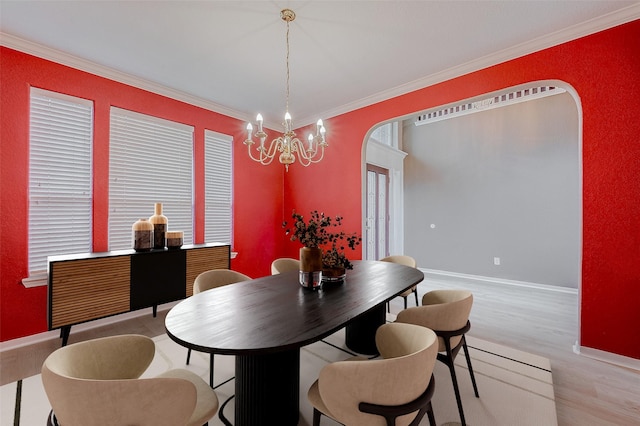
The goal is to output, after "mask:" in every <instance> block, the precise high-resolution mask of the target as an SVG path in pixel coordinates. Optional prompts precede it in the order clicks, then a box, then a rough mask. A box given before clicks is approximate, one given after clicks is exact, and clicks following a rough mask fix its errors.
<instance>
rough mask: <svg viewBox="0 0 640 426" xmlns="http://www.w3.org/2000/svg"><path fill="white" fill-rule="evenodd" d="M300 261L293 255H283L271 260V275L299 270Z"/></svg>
mask: <svg viewBox="0 0 640 426" xmlns="http://www.w3.org/2000/svg"><path fill="white" fill-rule="evenodd" d="M299 270H300V261H299V260H298V259H293V258H291V257H281V258H279V259H276V260H274V261H273V262H271V275H275V274H281V273H283V272H289V271H299Z"/></svg>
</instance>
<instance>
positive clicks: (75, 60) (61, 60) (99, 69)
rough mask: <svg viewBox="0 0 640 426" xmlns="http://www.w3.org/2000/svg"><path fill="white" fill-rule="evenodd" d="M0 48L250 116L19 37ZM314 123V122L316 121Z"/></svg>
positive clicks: (4, 37) (0, 37) (1, 40)
mask: <svg viewBox="0 0 640 426" xmlns="http://www.w3.org/2000/svg"><path fill="white" fill-rule="evenodd" d="M0 45H1V46H5V47H8V48H10V49H14V50H19V51H20V52H24V53H28V54H30V55H33V56H37V57H39V58H42V59H47V60H49V61H53V62H56V63H58V64H62V65H66V66H69V67H72V68H75V69H78V70H80V71H85V72H88V73H91V74H95V75H97V76H99V77H103V78H107V79H109V80H113V81H117V82H119V83H124V84H127V85H130V86H134V87H137V88H140V89H143V90H147V91H149V92H152V93H156V94H158V95H162V96H166V97H168V98H171V99H175V100H178V101H182V102H186V103H188V104H191V105H194V106H198V107H201V108H205V109H208V110H210V111H214V112H217V113H220V114H223V115H227V116H229V117H232V118H237V119H239V120H243V121H244V120H246V117H247V114H246V113H244V112H240V111H237V110H234V109H231V108H229V107H225V106H222V105H220V104H217V103H214V102H211V101H208V100H206V99H203V98H200V97H198V96H193V95H191V94H188V93H185V92H182V91H179V90H175V89H172V88H170V87H167V86H163V85H161V84H157V83H154V82H152V81H150V80H146V79H143V78H139V77H135V76H133V75H130V74H127V73H124V72H121V71H118V70H115V69H113V68H109V67H105V66H103V65H99V64H97V63H95V62H91V61H89V60H86V59H83V58H80V57H78V56H74V55H71V54H69V53H66V52H63V51H61V50H56V49H53V48H50V47H46V46H43V45H41V44H38V43H34V42H32V41H28V40H24V39H22V38H20V37H16V36H14V35H11V34H7V33H5V32H1V31H0ZM314 123H315V120H314Z"/></svg>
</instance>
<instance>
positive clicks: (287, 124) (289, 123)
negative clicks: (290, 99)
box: [284, 111, 291, 132]
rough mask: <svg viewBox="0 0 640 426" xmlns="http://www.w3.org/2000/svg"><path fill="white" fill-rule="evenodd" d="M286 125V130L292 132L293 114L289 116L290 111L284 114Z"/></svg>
mask: <svg viewBox="0 0 640 426" xmlns="http://www.w3.org/2000/svg"><path fill="white" fill-rule="evenodd" d="M284 123H285V130H286V131H287V132H288V131H289V130H291V114H289V111H287V112H286V113H285V114H284Z"/></svg>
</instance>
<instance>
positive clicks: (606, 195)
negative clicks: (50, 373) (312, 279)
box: [284, 20, 640, 359]
mask: <svg viewBox="0 0 640 426" xmlns="http://www.w3.org/2000/svg"><path fill="white" fill-rule="evenodd" d="M638 40H640V21H638V20H637V21H634V22H631V23H628V24H625V25H622V26H619V27H617V28H613V29H611V30H608V31H604V32H600V33H597V34H594V35H591V36H588V37H584V38H581V39H578V40H576V41H573V42H569V43H565V44H562V45H559V46H557V47H553V48H550V49H546V50H543V51H540V52H536V53H534V54H531V55H527V56H524V57H522V58H518V59H515V60H512V61H508V62H506V63H502V64H499V65H495V66H492V67H489V68H486V69H483V70H481V71H478V72H474V73H471V74H467V75H465V76H462V77H459V78H455V79H452V80H449V81H446V82H443V83H440V84H436V85H433V86H430V87H426V88H424V89H421V90H417V91H415V92H412V93H409V94H407V95H403V96H399V97H397V98H394V99H390V100H388V101H384V102H380V103H377V104H374V105H371V106H368V107H366V108H362V109H359V110H356V111H353V112H350V113H347V114H343V115H341V116H338V117H335V118H332V119H330V120H325V125H326V127H327V133H328V135H329V139H328V141H329V143H330V144H331V146H330V148H329V151H328V152H327V155H326V160H325V161H324V162H323V163H322V164H321V165H318V166H314V168H313V170H311V169H309V170H304V169H300V168H293V167H292V168H291V170H290V172H289V175H288V176H287V179H286V182H285V185H286V188H287V194H286V196H285V208H284V211H285V212H289V211H291V209H292V208H296V209H297V210H298V211H301V212H306V211H309V210H312V209H315V208H317V209H325V211H329V212H332V213H333V212H334V211H335V212H338V213H340V214H341V215H345V216H347V217H348V218H352V219H353V220H354V221H358V223H357V225H354V226H356V227H357V228H356V229H359V227H360V223H359V221H360V218H361V217H362V211H361V210H362V207H361V195H360V194H361V186H362V182H361V179H362V178H361V170H362V164H361V151H362V145H363V140H364V138H365V135H366V133H367V131H368V130H369V129H370V128H371V127H372V126H374V125H375V124H377V123H380V122H381V121H384V120H388V119H390V118H393V117H400V116H403V115H406V114H410V113H415V112H417V111H420V110H425V109H428V108H431V107H435V106H438V105H442V104H447V103H451V102H455V101H460V100H464V99H467V98H470V97H474V96H478V95H481V94H483V93H487V92H492V91H496V90H500V89H503V88H507V87H511V86H515V85H519V84H523V83H526V82H531V81H537V80H549V79H551V80H561V81H564V82H566V83H568V84H569V85H571V86H572V87H573V88H574V89H575V90H576V91H577V93H578V95H579V97H580V102H581V105H582V112H583V144H582V149H583V153H582V154H583V253H582V258H583V267H582V289H581V319H580V323H581V325H580V328H581V336H580V338H581V342H580V343H581V345H582V346H585V347H590V348H595V349H600V350H603V351H608V352H613V353H616V354H621V355H624V356H628V357H632V358H639V359H640V342H638V340H637V339H634V338H632V337H631V335H633V334H634V333H636V330H638V329H640V119H639V118H638V116H639V109H638V105H639V103H640V54H638V52H639V51H638ZM532 262H535V259H532Z"/></svg>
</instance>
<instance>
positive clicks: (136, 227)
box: [131, 218, 153, 251]
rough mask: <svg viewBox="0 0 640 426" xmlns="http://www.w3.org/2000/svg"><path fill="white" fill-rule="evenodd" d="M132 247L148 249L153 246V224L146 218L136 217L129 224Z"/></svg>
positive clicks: (141, 249) (139, 249) (142, 249)
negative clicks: (133, 221)
mask: <svg viewBox="0 0 640 426" xmlns="http://www.w3.org/2000/svg"><path fill="white" fill-rule="evenodd" d="M131 231H132V239H133V249H134V250H135V251H149V250H151V248H152V247H153V225H152V224H151V222H149V220H147V219H146V218H142V219H138V220H137V221H136V222H135V223H134V224H133V226H131Z"/></svg>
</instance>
